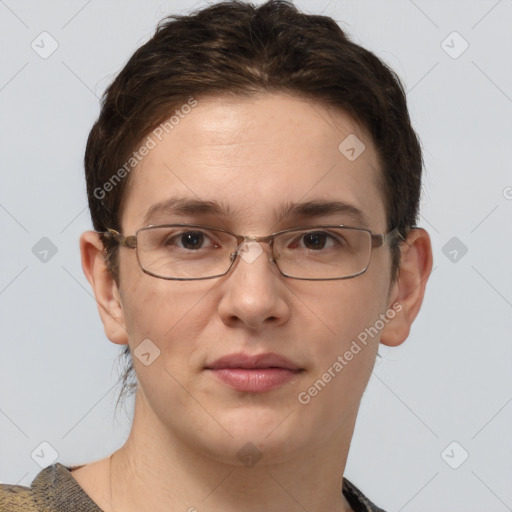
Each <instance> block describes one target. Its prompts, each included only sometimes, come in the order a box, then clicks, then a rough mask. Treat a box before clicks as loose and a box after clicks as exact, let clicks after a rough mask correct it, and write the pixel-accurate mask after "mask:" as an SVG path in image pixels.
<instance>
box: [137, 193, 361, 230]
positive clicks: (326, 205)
mask: <svg viewBox="0 0 512 512" xmlns="http://www.w3.org/2000/svg"><path fill="white" fill-rule="evenodd" d="M274 213H275V217H276V219H278V220H279V221H282V220H284V219H286V218H305V217H307V218H311V217H321V216H324V215H332V214H336V213H338V214H343V215H347V216H349V217H351V218H352V220H354V221H355V222H357V223H358V224H360V225H361V227H368V225H369V222H368V219H367V217H366V215H365V214H364V213H363V211H362V210H360V209H359V208H358V207H356V206H355V205H353V204H350V203H347V202H344V201H331V200H320V199H319V200H312V201H306V202H292V201H289V202H286V203H284V204H282V205H281V206H279V207H278V208H277V209H276V210H275V212H274ZM158 214H168V215H183V216H185V215H199V214H210V215H217V216H222V217H229V216H230V208H229V205H226V204H223V203H219V202H217V201H215V200H201V199H194V198H180V197H173V198H170V199H165V200H164V201H160V202H158V203H156V204H154V205H152V206H151V207H150V208H149V209H148V211H147V213H146V214H145V215H144V225H147V224H148V223H149V222H150V221H151V219H152V218H153V217H154V216H156V215H158Z"/></svg>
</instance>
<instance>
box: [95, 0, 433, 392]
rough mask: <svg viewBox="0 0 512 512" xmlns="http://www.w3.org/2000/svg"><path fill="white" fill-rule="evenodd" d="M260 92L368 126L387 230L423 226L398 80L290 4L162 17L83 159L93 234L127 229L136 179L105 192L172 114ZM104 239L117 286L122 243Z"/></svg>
mask: <svg viewBox="0 0 512 512" xmlns="http://www.w3.org/2000/svg"><path fill="white" fill-rule="evenodd" d="M259 92H286V93H290V94H293V95H299V96H302V97H305V98H309V99H313V100H314V101H317V102H319V103H322V104H324V105H326V106H329V107H334V108H341V109H343V110H344V111H345V112H347V113H348V114H350V115H351V116H352V117H353V118H354V119H355V120H357V121H358V122H359V123H361V124H362V125H363V126H364V127H365V128H366V130H367V131H368V133H369V134H370V135H371V136H372V138H373V142H374V143H375V146H376V148H377V151H378V155H379V157H380V161H381V164H382V176H381V182H382V190H383V199H384V203H385V207H386V213H387V226H388V229H389V230H391V229H394V228H395V227H397V228H398V229H399V230H400V232H401V233H402V234H405V233H406V232H407V230H408V229H409V228H410V227H411V226H413V225H414V224H415V223H416V220H417V215H418V208H419V198H420V188H421V172H422V167H423V161H422V154H421V148H420V143H419V140H418V138H417V135H416V133H415V132H414V130H413V128H412V127H411V122H410V118H409V113H408V110H407V103H406V96H405V92H404V89H403V86H402V84H401V82H400V79H399V78H398V77H397V75H396V74H395V73H394V72H393V71H392V70H391V69H389V68H388V67H387V66H386V65H385V64H384V63H383V62H382V61H381V60H379V58H377V57H376V56H375V55H374V54H373V53H371V52H370V51H368V50H365V49H364V48H362V47H361V46H359V45H357V44H355V43H353V42H352V41H350V39H349V38H348V37H347V35H346V34H345V33H344V32H343V31H342V29H341V28H340V27H339V26H338V25H337V23H336V22H335V21H334V20H333V19H332V18H329V17H327V16H319V15H307V14H304V13H302V12H300V11H299V10H298V9H297V8H296V7H295V6H294V5H293V4H292V3H291V2H288V1H286V0H270V1H268V2H266V3H264V4H262V5H260V6H255V5H253V4H250V3H245V2H242V1H235V0H234V1H227V2H221V3H217V4H214V5H212V6H209V7H206V8H204V9H202V10H198V11H195V12H193V13H192V14H190V15H186V16H179V15H176V16H169V17H167V18H164V19H163V20H162V21H161V22H160V23H159V24H158V26H157V28H156V31H155V34H154V36H153V37H152V38H151V39H150V40H149V41H148V42H147V43H145V44H144V45H143V46H141V47H140V48H139V49H138V50H137V51H136V52H135V53H134V54H133V56H132V57H131V58H130V59H129V61H128V63H127V64H126V65H125V67H124V68H123V69H122V70H121V72H120V73H119V74H118V75H117V77H116V78H115V80H114V81H113V82H112V84H111V85H110V86H109V87H108V89H107V90H106V91H105V93H104V95H103V98H102V102H101V112H100V115H99V118H98V120H97V121H96V122H95V124H94V126H93V127H92V129H91V132H90V134H89V138H88V141H87V147H86V151H85V175H86V180H87V194H88V199H89V208H90V212H91V217H92V222H93V225H94V229H95V230H96V231H100V232H103V231H105V230H106V229H107V228H113V229H116V230H120V228H121V226H120V219H121V213H122V208H123V197H124V195H125V194H124V193H123V192H124V190H125V188H126V184H127V182H128V179H129V176H127V177H126V178H124V179H120V180H118V181H116V183H114V184H113V186H111V187H108V192H106V191H107V188H106V187H105V184H106V183H108V182H109V180H110V181H111V180H112V177H113V176H114V174H115V173H116V170H118V169H121V167H122V166H123V164H124V163H125V162H126V161H127V160H129V158H130V155H131V154H132V152H133V151H134V149H135V148H136V147H138V145H139V144H140V141H142V140H143V139H144V137H146V136H147V135H148V134H149V133H150V132H151V131H152V130H154V129H155V128H156V127H157V126H158V125H159V124H160V123H162V122H163V121H165V120H166V119H167V118H168V117H169V115H170V114H171V112H172V111H173V109H175V108H177V107H179V106H181V105H183V104H184V103H187V102H188V101H189V99H190V97H191V96H192V97H194V98H196V99H197V98H200V97H201V96H205V95H209V96H211V95H236V96H250V95H252V94H254V93H259ZM125 174H126V173H123V176H124V175H125ZM111 184H112V183H111ZM99 191H100V192H99ZM102 241H103V244H104V246H105V254H106V258H107V262H108V264H109V268H110V270H111V272H112V273H113V275H114V278H115V279H116V282H119V281H118V280H119V274H118V269H117V245H116V244H113V243H112V242H111V241H109V240H108V239H107V238H105V237H104V238H102ZM391 250H392V271H391V274H392V278H393V279H394V278H395V277H396V272H397V269H398V265H399V258H400V251H399V248H398V246H396V245H395V246H393V247H392V248H391ZM124 355H125V356H126V357H127V360H128V367H127V369H126V371H125V372H124V375H123V387H122V390H121V393H120V396H119V398H121V396H122V395H123V394H124V393H125V391H128V390H131V389H134V388H135V387H136V383H135V380H134V378H133V377H134V376H133V362H132V360H131V354H130V351H129V347H128V346H127V347H125V350H124ZM118 402H119V399H118Z"/></svg>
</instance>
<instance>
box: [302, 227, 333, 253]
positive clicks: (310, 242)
mask: <svg viewBox="0 0 512 512" xmlns="http://www.w3.org/2000/svg"><path fill="white" fill-rule="evenodd" d="M301 242H302V244H303V246H304V247H305V248H306V249H310V250H313V251H318V250H321V249H328V248H330V247H332V246H333V245H334V240H333V237H332V236H331V235H329V234H328V233H326V232H325V231H310V232H309V233H305V234H304V235H303V236H302V238H301Z"/></svg>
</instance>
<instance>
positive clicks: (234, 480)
mask: <svg viewBox="0 0 512 512" xmlns="http://www.w3.org/2000/svg"><path fill="white" fill-rule="evenodd" d="M354 425H355V414H354V418H353V419H352V418H351V419H350V420H347V421H344V422H342V424H340V426H339V428H338V430H337V432H336V434H335V436H334V439H331V440H329V442H327V443H325V444H322V445H320V446H310V447H306V448H305V449H304V450H302V453H301V454H300V456H296V457H291V456H290V458H287V459H286V460H284V461H279V462H276V463H274V464H263V463H261V462H258V463H256V464H255V465H253V466H250V465H248V466H244V465H235V464H228V463H225V462H222V461H218V460H215V459H214V458H213V457H212V456H211V455H210V454H208V455H205V454H204V453H201V451H200V450H198V449H197V448H195V447H191V446H189V445H188V444H187V443H185V442H182V441H181V440H180V439H179V438H177V437H176V436H175V435H173V434H172V433H169V432H168V430H167V429H165V428H164V426H163V425H162V424H161V423H160V422H159V421H157V419H156V417H155V416H154V415H153V414H152V411H151V409H150V407H148V405H147V404H146V403H145V401H144V400H143V399H141V397H140V394H139V393H137V397H136V402H135V414H134V420H133V425H132V429H131V432H130V435H129V437H128V439H127V441H126V443H125V444H124V445H123V446H122V447H121V448H120V449H119V450H118V451H116V452H115V453H114V454H113V457H112V459H111V461H110V466H111V473H110V481H111V484H110V485H111V488H110V493H111V496H112V498H111V506H110V510H109V511H108V512H132V511H133V512H135V511H137V512H146V511H151V512H164V511H165V512H169V511H172V512H174V511H185V510H186V511H188V512H203V511H208V512H217V511H218V512H221V511H222V512H225V511H226V510H236V511H237V512H256V511H261V510H265V511H267V512H278V511H279V512H280V511H282V510H287V511H297V512H299V511H300V512H302V511H304V510H319V511H326V512H327V511H328V512H351V511H352V509H351V508H350V506H349V504H348V502H347V501H346V499H345V498H344V496H343V495H342V492H341V487H342V476H343V472H344V470H345V464H346V460H347V456H348V450H349V446H350V440H351V438H352V434H353V429H354Z"/></svg>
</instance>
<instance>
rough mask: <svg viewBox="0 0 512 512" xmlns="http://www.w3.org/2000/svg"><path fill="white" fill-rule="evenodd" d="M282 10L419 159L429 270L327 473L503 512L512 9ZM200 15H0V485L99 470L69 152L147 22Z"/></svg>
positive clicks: (90, 5) (394, 502)
mask: <svg viewBox="0 0 512 512" xmlns="http://www.w3.org/2000/svg"><path fill="white" fill-rule="evenodd" d="M257 3H260V2H257ZM296 4H297V5H298V6H299V7H301V8H303V9H305V10H306V11H308V12H311V13H325V14H327V15H330V16H332V17H334V18H335V19H336V20H337V21H338V22H339V23H340V24H341V26H342V27H343V28H344V29H346V30H347V31H348V32H349V33H350V34H351V35H352V37H353V38H354V39H355V40H356V41H357V42H360V43H361V44H363V45H364V46H365V47H367V48H369V49H371V50H372V51H374V52H375V53H376V54H377V55H379V56H380V57H381V58H383V59H384V60H385V61H386V62H388V63H389V64H390V65H391V66H392V67H393V68H394V69H395V70H396V71H397V72H398V74H399V75H400V76H401V78H402V79H403V81H404V83H405V85H406V89H407V91H408V93H407V94H408V100H409V105H410V110H411V115H412V118H413V122H414V125H415V127H416V129H417V131H418V132H419V134H420V137H421V139H422V143H423V146H424V151H425V164H426V176H425V185H424V193H423V200H422V218H421V223H420V224H421V225H422V226H424V227H426V228H427V229H428V230H429V232H430V234H431V236H432V241H433V247H434V267H435V269H434V272H433V274H432V277H431V279H430V282H429V285H428V287H427V295H426V299H425V303H424V306H423V308H422V310H421V312H420V315H419V318H418V319H417V321H416V323H415V325H414V327H413V330H412V333H411V336H410V338H409V339H408V341H407V342H406V343H405V344H403V345H402V346H400V347H398V348H393V349H389V348H387V347H382V348H381V350H380V352H381V354H382V360H379V363H378V365H377V366H376V368H375V371H374V374H373V376H372V379H371V381H370V384H369V387H368V390H367V392H366V393H365V396H364V398H363V404H362V408H361V412H360V416H359V418H358V422H357V426H356V432H355V435H354V439H353V444H352V448H351V451H350V455H349V460H348V464H347V468H346V472H345V475H346V476H347V477H348V478H350V479H351V480H352V481H353V482H354V483H356V485H359V486H360V487H361V488H362V490H363V491H364V492H366V493H367V494H368V496H369V497H371V498H372V499H373V500H374V501H375V502H376V503H377V504H378V505H379V506H381V507H383V508H385V509H386V510H389V511H390V512H391V511H402V510H404V511H407V512H413V511H416V512H419V511H432V510H436V511H466V512H469V511H482V510H486V511H487V512H501V511H505V510H512V486H511V485H510V484H511V481H512V440H511V432H512V428H511V427H512V403H511V402H512V385H511V384H512V377H511V362H512V345H511V343H510V332H511V328H512V321H511V307H512V270H511V268H512V267H511V264H510V263H511V249H512V242H511V234H512V230H511V229H510V219H511V215H512V172H511V161H512V158H511V156H512V154H511V153H512V144H511V135H512V70H511V57H510V55H511V51H512V30H511V27H512V1H511V0H501V1H496V0H479V1H462V0H460V1H457V0H452V1H430V0H429V1H427V0H415V1H412V0H396V1H371V0H364V1H361V0H359V1H355V0H351V1H342V0H331V1H330V2H329V1H328V0H317V1H313V0H302V1H297V2H296ZM204 5H206V3H205V2H192V1H186V0H182V1H172V2H169V1H168V2H163V1H156V0H154V1H145V2H142V1H136V2H135V1H123V2H115V1H108V2H107V1H101V0H92V1H85V0H82V1H74V0H73V1H66V2H64V1H60V2H55V1H54V2H51V1H15V0H0V44H1V53H0V59H1V65H0V112H1V130H2V131H1V137H0V155H1V164H0V173H1V188H0V223H1V233H2V248H1V254H2V265H1V267H0V315H1V319H0V320H1V324H0V325H1V327H2V336H1V352H0V353H1V355H0V390H1V395H0V481H1V482H8V483H18V484H22V485H29V484H30V482H31V481H32V479H33V478H34V476H35V475H36V474H37V473H38V472H39V471H40V470H41V466H40V465H38V464H42V465H46V464H48V463H50V462H52V455H54V452H53V450H55V451H56V452H57V454H58V455H55V456H58V459H57V460H58V461H59V462H61V463H63V464H80V463H85V462H89V461H92V460H95V459H98V458H101V457H104V456H106V455H108V454H109V453H111V452H112V451H114V450H115V449H116V448H118V447H119V446H120V445H122V444H123V442H124V440H125V438H126V436H127V434H128V431H129V426H130V407H128V409H129V410H128V412H127V413H124V412H123V411H122V410H120V411H119V413H118V415H117V416H114V403H115V398H116V392H117V388H116V387H115V383H116V378H117V366H116V360H117V355H118V353H119V347H118V346H116V345H113V344H112V343H110V342H109V341H108V340H107V339H106V337H105V336H104V334H103V330H102V326H101V324H100V320H99V317H98V314H97V311H96V304H95V302H94V300H93V298H92V295H91V292H90V289H89V286H88V283H87V281H86V280H85V278H84V276H83V274H82V270H81V267H80V262H79V250H78V237H79V235H80V233H81V232H82V231H83V230H86V229H89V228H90V220H89V216H88V211H87V207H86V204H87V202H86V196H85V184H84V178H83V175H82V174H83V169H82V158H83V152H84V147H85V141H86V137H87V134H88V131H89V130H90V128H91V126H92V123H93V122H94V120H95V118H96V117H97V115H98V112H99V104H98V98H99V97H100V95H101V93H102V92H103V90H104V88H105V86H106V84H107V83H108V82H109V81H110V80H111V78H112V76H114V75H115V74H116V73H117V72H118V71H119V70H120V68H121V67H122V65H123V64H124V63H125V61H126V60H127V58H128V57H129V56H130V55H131V54H132V52H133V51H134V50H135V49H136V48H137V47H138V46H139V45H140V44H141V43H142V42H144V41H145V40H147V39H148V38H149V37H150V36H151V33H152V31H153V29H154V26H155V24H156V22H157V21H158V20H159V19H160V18H161V17H162V16H164V15H166V14H171V13H179V12H188V11H189V10H190V9H191V8H195V7H200V6H204ZM43 31H47V32H48V33H49V34H51V37H52V38H53V39H55V40H56V41H57V43H58V48H57V50H56V51H55V52H54V53H53V54H52V55H50V56H49V57H48V58H46V59H43V58H42V57H40V55H39V54H38V53H36V51H34V50H33V49H32V47H31V43H32V41H35V43H34V44H38V45H39V48H38V49H39V51H40V52H41V51H43V48H41V47H42V46H43V43H42V42H41V38H42V37H46V38H47V39H45V40H44V51H48V50H49V49H51V46H50V45H51V40H50V39H48V36H40V34H41V32H43ZM454 31H456V32H457V33H458V34H459V35H457V34H455V35H453V34H452V33H453V32H454ZM443 41H444V43H443ZM465 41H467V44H469V46H468V48H467V50H466V51H464V53H461V51H462V50H463V49H464V47H465V45H466V43H465ZM455 57H456V58H455ZM43 237H47V238H48V239H50V240H51V242H52V243H53V244H54V245H55V247H56V249H57V252H56V254H54V255H52V252H51V251H50V252H48V254H47V255H46V262H44V261H41V260H40V258H42V257H43V255H44V253H41V252H40V251H42V250H43V249H44V248H45V247H46V246H45V244H48V242H47V241H43V242H39V241H40V239H41V238H43ZM453 237H455V240H452V238H453ZM38 243H39V244H40V245H36V244H38ZM447 244H448V245H447ZM34 246H36V249H34V252H35V253H36V254H34V252H33V247H34ZM464 247H465V248H467V253H466V254H463V252H464ZM453 251H456V253H454V252H453ZM455 256H456V258H455ZM454 258H455V259H454ZM129 405H130V404H129ZM454 441H455V442H456V443H457V444H455V445H454V444H451V443H452V442H454ZM42 442H46V443H49V444H50V445H51V447H49V446H48V445H42V446H41V445H40V444H41V443H42ZM447 447H448V448H447ZM466 452H467V453H468V454H469V457H468V458H467V460H464V458H465V456H466ZM33 453H35V455H34V456H32V455H31V454H33ZM37 454H39V457H38V456H37ZM43 454H44V455H43ZM451 466H453V467H451ZM454 467H457V468H456V469H454Z"/></svg>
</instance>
